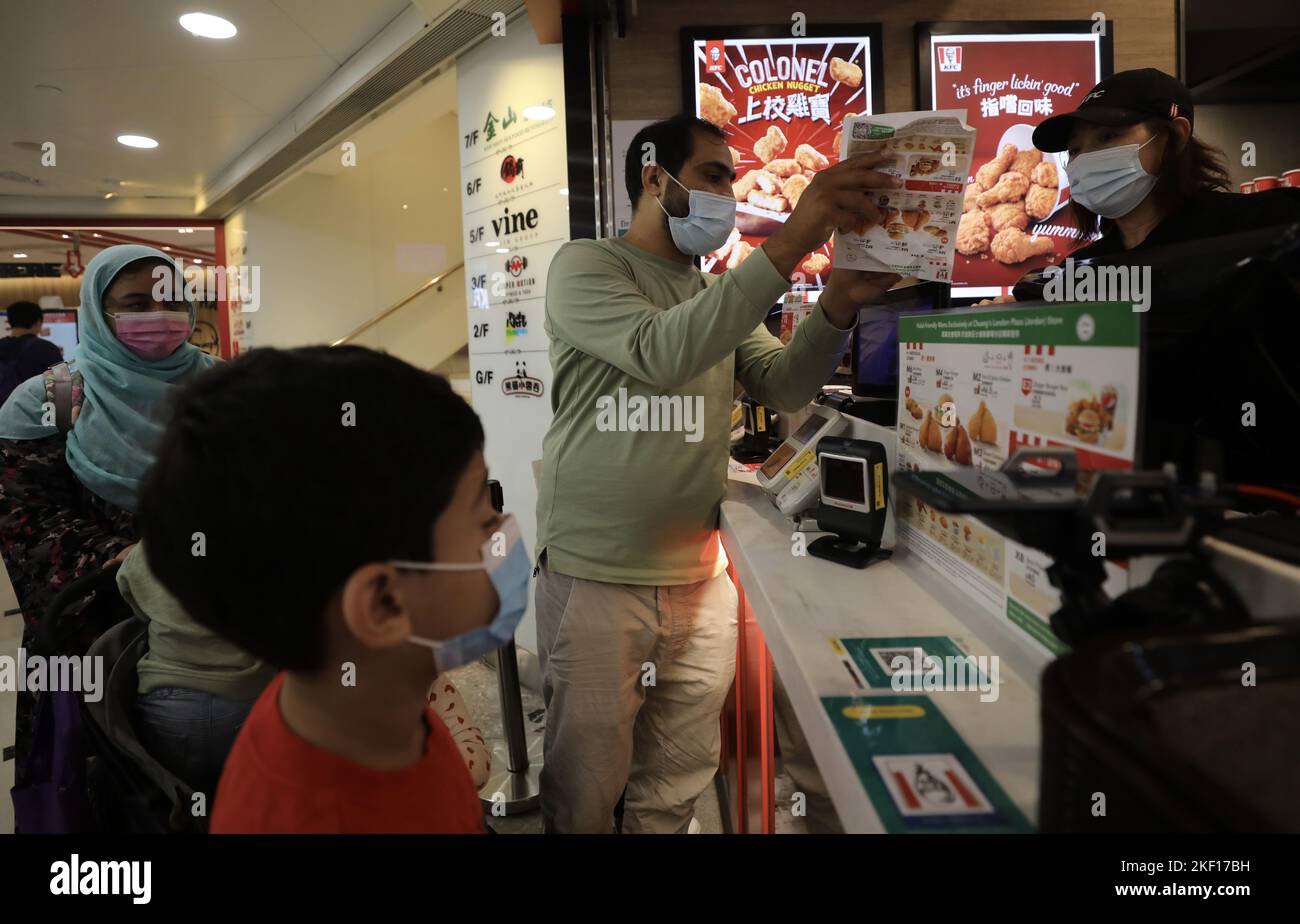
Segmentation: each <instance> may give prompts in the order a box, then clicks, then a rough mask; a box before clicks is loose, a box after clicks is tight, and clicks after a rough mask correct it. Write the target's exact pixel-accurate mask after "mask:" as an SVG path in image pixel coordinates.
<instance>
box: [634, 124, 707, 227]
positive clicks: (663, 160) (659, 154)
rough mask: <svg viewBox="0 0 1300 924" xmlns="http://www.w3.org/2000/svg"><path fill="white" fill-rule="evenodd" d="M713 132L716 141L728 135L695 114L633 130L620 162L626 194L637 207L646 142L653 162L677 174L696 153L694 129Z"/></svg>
mask: <svg viewBox="0 0 1300 924" xmlns="http://www.w3.org/2000/svg"><path fill="white" fill-rule="evenodd" d="M697 129H698V130H699V131H702V132H705V133H706V134H709V135H713V136H714V137H715V138H717V139H718V140H719V141H726V140H727V136H726V134H725V133H724V132H723V131H722V129H720V128H718V126H716V125H714V124H713V123H712V122H706V121H704V120H703V119H697V118H696V117H695V116H689V115H675V116H673V117H672V118H671V119H664V120H663V121H662V122H655V123H653V124H651V125H647V126H646V127H645V128H643V129H641V130H640V131H639V132H637V133H636V136H635V137H634V138H633V139H632V143H631V144H629V145H628V146H627V157H626V158H624V162H623V179H624V181H625V182H626V183H627V196H628V198H629V199H631V200H632V208H634V209H635V208H636V204H637V201H638V200H640V198H641V189H642V187H641V168H642V167H643V166H645V165H644V164H643V163H642V162H641V160H642V158H643V157H644V156H645V150H646V148H645V145H646V144H647V143H649V144H652V145H654V147H653V148H651V149H650V150H652V151H653V152H654V158H653V159H654V162H655V163H657V164H659V166H661V167H663V168H664V169H665V170H667V171H668V172H669V173H671V174H672V175H673V176H677V173H678V171H679V170H681V169H682V164H684V163H686V162H687V161H688V160H690V159H691V154H693V153H694V152H695V131H696V130H697Z"/></svg>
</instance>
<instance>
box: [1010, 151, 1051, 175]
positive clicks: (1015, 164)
mask: <svg viewBox="0 0 1300 924" xmlns="http://www.w3.org/2000/svg"><path fill="white" fill-rule="evenodd" d="M1042 162H1043V152H1042V151H1040V150H1038V148H1029V149H1028V150H1024V151H1017V152H1016V156H1015V157H1013V158H1011V166H1009V167H1007V169H1008V170H1014V171H1015V172H1016V173H1023V174H1024V175H1025V176H1029V175H1030V174H1032V173H1033V172H1034V168H1035V167H1037V166H1038V165H1039V164H1041V163H1042Z"/></svg>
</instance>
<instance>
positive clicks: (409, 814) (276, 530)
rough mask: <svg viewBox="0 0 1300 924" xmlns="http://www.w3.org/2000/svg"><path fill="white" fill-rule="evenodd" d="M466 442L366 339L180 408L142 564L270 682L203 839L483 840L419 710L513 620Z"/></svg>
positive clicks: (158, 472) (259, 359) (245, 377)
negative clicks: (506, 617) (507, 618)
mask: <svg viewBox="0 0 1300 924" xmlns="http://www.w3.org/2000/svg"><path fill="white" fill-rule="evenodd" d="M482 446H483V430H482V427H481V426H480V424H479V421H478V418H477V417H476V416H475V414H474V412H473V411H472V410H471V409H470V408H469V406H468V405H467V404H466V403H465V402H464V401H463V400H461V399H460V398H459V397H458V396H457V395H456V394H455V393H453V392H452V390H451V388H450V387H449V386H448V384H447V382H446V381H445V380H444V379H441V378H439V377H437V376H434V375H430V374H428V373H426V372H421V371H420V370H418V369H415V368H414V367H412V366H409V365H407V364H406V363H404V362H401V361H400V360H397V359H394V358H392V357H390V356H386V355H384V354H381V353H376V352H373V351H371V350H367V349H364V348H361V347H340V348H335V349H330V348H326V347H307V348H302V349H294V350H272V349H263V350H255V351H253V352H250V353H248V354H246V355H244V356H243V357H240V358H239V359H237V360H235V361H234V362H232V363H229V364H226V365H223V366H220V367H218V368H216V369H213V370H212V371H211V372H209V373H207V374H205V375H204V376H203V377H201V378H200V379H198V380H196V381H195V382H194V383H193V384H192V385H191V386H189V387H187V388H186V389H185V390H184V391H183V392H182V393H181V394H180V395H179V396H178V399H177V402H176V405H175V414H174V416H173V418H172V420H171V423H170V425H169V427H168V429H167V431H166V434H165V436H164V437H163V440H162V444H161V446H160V448H159V451H158V456H157V462H156V464H155V466H154V468H153V469H152V471H151V473H150V476H149V478H148V480H147V482H146V485H145V487H144V490H143V492H142V496H141V503H140V517H141V524H142V533H143V537H144V541H145V544H146V545H147V546H148V548H149V560H150V564H151V566H152V567H153V570H154V571H155V573H156V575H157V577H158V579H159V580H160V581H161V582H162V583H163V584H164V586H166V587H167V588H168V589H169V590H170V591H171V592H172V593H173V594H175V596H176V597H177V598H178V599H179V600H180V601H181V603H182V604H183V605H184V607H185V608H186V610H187V611H188V612H189V613H190V614H191V615H192V616H193V617H194V618H195V619H196V620H197V621H198V622H199V623H201V624H203V625H205V626H208V627H210V628H211V629H213V630H214V631H216V632H218V633H220V634H221V635H223V636H225V637H226V638H228V639H229V640H230V641H232V642H234V643H235V644H236V645H238V646H239V647H240V648H242V649H244V650H245V651H247V652H249V653H250V654H252V655H254V656H255V657H259V658H261V659H263V660H265V661H267V662H269V663H270V664H273V665H275V666H276V667H278V668H279V669H280V673H279V674H278V675H277V676H276V678H275V679H274V680H273V681H272V682H271V684H270V686H269V687H268V688H267V689H266V691H265V692H264V693H263V694H262V696H261V698H260V699H259V700H258V701H257V703H256V704H255V705H254V706H253V709H252V712H251V713H250V714H249V717H248V720H247V722H246V723H245V724H244V727H243V729H242V731H241V732H240V734H239V737H238V739H236V741H235V745H234V749H233V750H232V751H231V753H230V757H229V759H228V760H227V762H226V765H225V770H224V772H223V774H222V776H221V782H220V784H219V786H218V788H217V792H216V798H215V804H214V806H213V809H212V819H211V826H210V827H211V830H212V832H213V833H273V832H274V833H278V832H283V833H329V832H338V833H391V832H404V833H417V832H443V833H447V832H463V833H482V831H483V823H482V811H481V809H480V807H479V802H478V796H477V794H476V792H475V789H474V785H473V783H472V782H471V780H470V776H469V774H468V772H467V770H466V767H465V762H464V761H462V759H461V756H460V754H459V753H458V751H457V749H456V746H455V744H454V743H453V742H452V738H451V735H450V734H449V733H448V730H447V728H446V726H445V725H444V724H443V723H442V721H440V720H439V719H438V718H437V717H436V716H435V715H434V713H433V712H432V711H431V710H430V709H429V708H428V706H427V703H426V699H427V695H428V692H429V687H430V683H431V682H432V680H433V678H434V677H435V675H436V673H437V671H438V669H439V667H441V668H442V669H444V670H445V669H447V668H448V667H449V666H452V665H454V664H455V663H463V661H464V659H465V657H467V655H466V654H465V651H466V650H471V649H472V650H481V649H482V648H483V634H484V633H485V632H486V631H487V628H486V627H487V626H488V624H492V631H493V632H498V631H499V630H500V627H501V622H502V619H501V615H500V614H501V611H503V610H505V609H513V608H514V607H513V605H507V604H508V601H507V600H505V599H503V596H508V597H512V598H513V597H514V596H515V594H514V593H513V592H511V593H507V594H504V595H502V594H499V592H498V587H499V586H500V585H499V583H498V582H497V574H496V573H495V572H494V573H493V574H492V575H491V576H490V575H489V573H488V571H489V570H490V567H489V568H488V569H487V570H485V558H484V556H485V554H486V547H485V543H487V545H489V546H490V545H491V544H492V541H493V540H494V538H495V539H496V541H498V542H499V541H500V536H501V532H500V530H501V524H502V520H501V518H500V517H499V516H498V515H497V514H496V513H495V511H494V510H493V509H492V505H491V502H490V499H489V494H488V489H487V483H486V480H487V470H486V468H485V467H484V463H483V453H482ZM494 554H500V553H499V552H497V553H494ZM510 554H511V557H512V559H514V558H516V557H517V556H518V554H519V553H518V550H516V551H512V552H511V553H510ZM523 559H524V560H525V561H526V552H525V553H523ZM430 563H436V564H433V565H432V566H431V565H430ZM448 565H450V566H451V567H450V568H448V567H446V566H448ZM431 567H434V568H442V569H443V570H430V569H431ZM512 570H517V569H512ZM526 578H527V571H526V570H525V571H524V572H523V580H524V584H523V592H524V594H525V596H524V599H526ZM516 580H518V578H517V576H516ZM520 612H522V610H520ZM494 614H495V616H496V618H495V619H494ZM510 631H513V629H512V628H511V630H510ZM467 633H468V634H467ZM507 637H508V636H507ZM466 639H475V640H477V642H478V643H479V644H478V645H477V647H476V646H474V645H467V644H465V640H466ZM413 641H414V642H417V643H419V644H410V643H411V642H413ZM448 642H450V644H440V643H448ZM497 644H499V642H498V643H497ZM426 646H427V647H426ZM430 647H434V649H435V654H434V655H433V656H432V657H431V654H430V650H429V648H430ZM448 650H451V651H454V652H455V653H456V654H454V655H448V654H447V651H448ZM457 658H459V660H457ZM435 659H436V660H437V664H435Z"/></svg>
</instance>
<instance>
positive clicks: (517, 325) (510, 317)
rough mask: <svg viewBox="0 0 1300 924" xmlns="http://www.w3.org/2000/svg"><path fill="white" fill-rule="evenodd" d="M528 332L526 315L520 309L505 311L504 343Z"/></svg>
mask: <svg viewBox="0 0 1300 924" xmlns="http://www.w3.org/2000/svg"><path fill="white" fill-rule="evenodd" d="M526 333H528V315H526V314H524V313H523V312H522V311H507V312H506V343H510V342H512V341H513V340H514V339H515V338H516V337H522V336H524V334H526Z"/></svg>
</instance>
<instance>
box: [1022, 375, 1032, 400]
mask: <svg viewBox="0 0 1300 924" xmlns="http://www.w3.org/2000/svg"><path fill="white" fill-rule="evenodd" d="M1033 390H1034V380H1033V379H1030V378H1022V379H1021V380H1020V392H1021V394H1023V395H1025V396H1026V397H1028V396H1029V393H1030V392H1031V391H1033Z"/></svg>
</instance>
